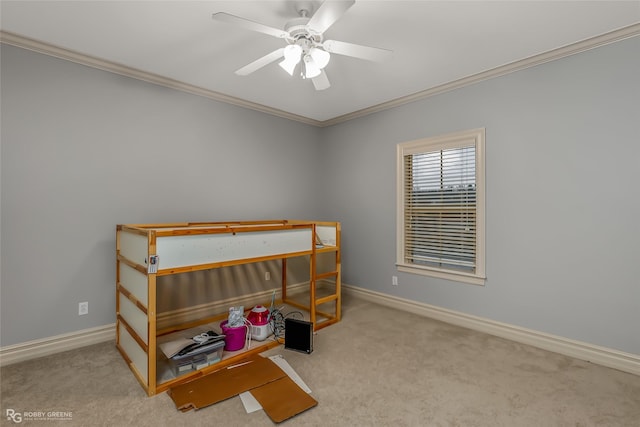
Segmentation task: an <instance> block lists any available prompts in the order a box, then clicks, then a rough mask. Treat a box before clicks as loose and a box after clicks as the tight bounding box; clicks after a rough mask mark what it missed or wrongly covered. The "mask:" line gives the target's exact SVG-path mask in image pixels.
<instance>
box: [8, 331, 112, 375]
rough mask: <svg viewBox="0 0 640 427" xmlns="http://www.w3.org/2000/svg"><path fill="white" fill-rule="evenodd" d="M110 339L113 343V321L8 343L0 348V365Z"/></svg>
mask: <svg viewBox="0 0 640 427" xmlns="http://www.w3.org/2000/svg"><path fill="white" fill-rule="evenodd" d="M111 340H113V342H114V343H115V340H116V326H115V323H112V324H110V325H103V326H98V327H95V328H90V329H84V330H82V331H77V332H71V333H68V334H62V335H56V336H53V337H48V338H43V339H39V340H33V341H27V342H24V343H20V344H14V345H9V346H5V347H2V348H0V366H5V365H10V364H12V363H18V362H24V361H25V360H31V359H36V358H38V357H43V356H48V355H50V354H54V353H60V352H63V351H67V350H74V349H76V348H80V347H84V346H87V345H92V344H98V343H101V342H105V341H111Z"/></svg>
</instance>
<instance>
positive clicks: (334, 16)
mask: <svg viewBox="0 0 640 427" xmlns="http://www.w3.org/2000/svg"><path fill="white" fill-rule="evenodd" d="M354 3H355V0H350V1H332V0H327V1H325V2H324V3H322V4H321V5H320V7H319V8H318V10H317V11H316V13H314V14H313V16H312V17H311V19H310V20H309V22H307V28H309V29H310V30H313V31H314V32H316V33H318V34H322V33H324V32H325V31H327V29H328V28H329V27H330V26H332V25H333V23H334V22H336V21H337V20H338V19H340V17H341V16H342V15H343V14H344V13H345V12H346V11H347V10H348V9H349V8H350V7H351V6H353V4H354Z"/></svg>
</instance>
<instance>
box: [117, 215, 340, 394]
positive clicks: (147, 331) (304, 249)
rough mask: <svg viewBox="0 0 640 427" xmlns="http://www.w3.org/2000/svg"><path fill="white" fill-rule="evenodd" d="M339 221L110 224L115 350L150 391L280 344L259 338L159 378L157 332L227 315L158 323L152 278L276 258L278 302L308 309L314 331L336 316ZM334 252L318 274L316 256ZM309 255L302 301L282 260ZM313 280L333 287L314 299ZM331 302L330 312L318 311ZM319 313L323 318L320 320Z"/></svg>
mask: <svg viewBox="0 0 640 427" xmlns="http://www.w3.org/2000/svg"><path fill="white" fill-rule="evenodd" d="M340 234H341V229H340V223H339V222H328V221H300V220H269V221H235V222H189V223H170V224H122V225H118V226H117V227H116V347H117V348H118V350H119V351H120V353H121V355H122V357H123V358H124V359H125V361H126V362H127V364H128V365H129V367H130V369H131V371H132V372H133V374H134V375H135V377H136V378H137V379H138V381H139V382H140V384H141V385H142V387H143V388H144V389H145V391H146V392H147V394H148V395H149V396H152V395H154V394H157V393H160V392H162V391H165V390H167V389H169V388H170V387H172V386H174V385H176V384H178V383H181V382H184V381H187V380H189V379H192V378H194V377H196V376H201V375H205V374H206V373H208V372H211V371H214V370H217V369H219V368H221V367H224V366H227V365H230V364H233V363H235V362H237V361H238V360H240V359H243V358H246V357H247V356H248V355H250V354H255V353H260V352H263V351H265V350H267V349H269V348H272V347H275V346H278V345H280V343H279V342H278V341H265V342H264V343H262V345H260V346H256V347H255V348H252V349H249V350H247V351H245V352H243V353H240V354H235V355H232V356H230V357H223V360H222V361H221V362H219V363H217V364H214V365H212V366H209V367H207V368H203V369H200V370H196V371H193V372H190V373H187V374H184V375H181V376H179V377H177V378H171V379H168V380H166V379H163V378H161V377H160V376H159V372H158V366H157V365H158V363H157V358H158V352H157V345H158V342H157V337H159V336H162V335H164V334H167V333H170V332H173V331H179V330H185V329H188V328H192V327H194V326H199V325H205V324H207V323H212V322H214V321H219V320H222V319H224V318H225V317H226V316H227V314H226V313H225V314H221V315H219V316H214V317H208V318H206V319H201V320H198V321H195V322H189V323H187V324H182V325H178V326H175V327H172V328H171V329H170V330H159V329H158V328H157V323H156V322H157V318H156V316H157V300H156V298H157V293H156V291H157V289H156V280H157V277H159V276H166V275H173V274H180V273H186V272H191V271H199V270H208V269H214V268H221V267H228V266H232V265H240V264H249V263H256V262H264V261H269V260H281V263H282V285H281V290H282V298H281V299H280V300H279V301H278V303H285V304H288V305H291V306H294V307H297V308H301V309H304V310H306V311H308V312H309V319H310V321H311V322H312V323H313V328H314V331H317V330H319V329H322V328H324V327H326V326H329V325H331V324H333V323H336V322H339V321H340V318H341V289H340V287H341V263H340ZM320 253H333V254H334V255H335V264H334V266H335V269H334V270H331V271H329V272H323V273H318V271H317V270H318V269H317V255H318V254H320ZM300 256H309V303H308V304H307V305H305V304H301V303H299V302H296V301H294V300H292V299H291V298H289V297H288V296H287V259H289V258H293V257H300ZM320 280H332V281H333V282H335V292H333V293H332V294H330V295H326V296H323V297H318V296H317V292H316V291H317V289H316V287H317V285H318V281H320ZM330 303H332V304H333V305H334V307H335V309H334V312H333V313H331V312H327V311H321V310H319V307H320V306H321V305H323V304H330ZM320 318H322V319H323V320H320Z"/></svg>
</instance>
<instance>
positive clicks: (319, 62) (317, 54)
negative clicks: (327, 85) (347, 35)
mask: <svg viewBox="0 0 640 427" xmlns="http://www.w3.org/2000/svg"><path fill="white" fill-rule="evenodd" d="M309 55H311V57H312V58H313V62H315V64H316V66H317V67H318V68H319V69H321V70H322V69H323V68H324V67H326V66H327V64H328V63H329V60H330V59H331V55H330V54H329V52H327V51H326V50H322V49H318V48H317V47H312V48H311V50H310V51H309Z"/></svg>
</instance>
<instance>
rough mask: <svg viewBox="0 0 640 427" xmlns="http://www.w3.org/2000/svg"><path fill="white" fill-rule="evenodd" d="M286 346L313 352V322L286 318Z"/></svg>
mask: <svg viewBox="0 0 640 427" xmlns="http://www.w3.org/2000/svg"><path fill="white" fill-rule="evenodd" d="M284 348H286V349H289V350H295V351H300V352H303V353H307V354H311V352H312V351H313V323H311V322H305V321H304V320H297V319H284Z"/></svg>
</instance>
